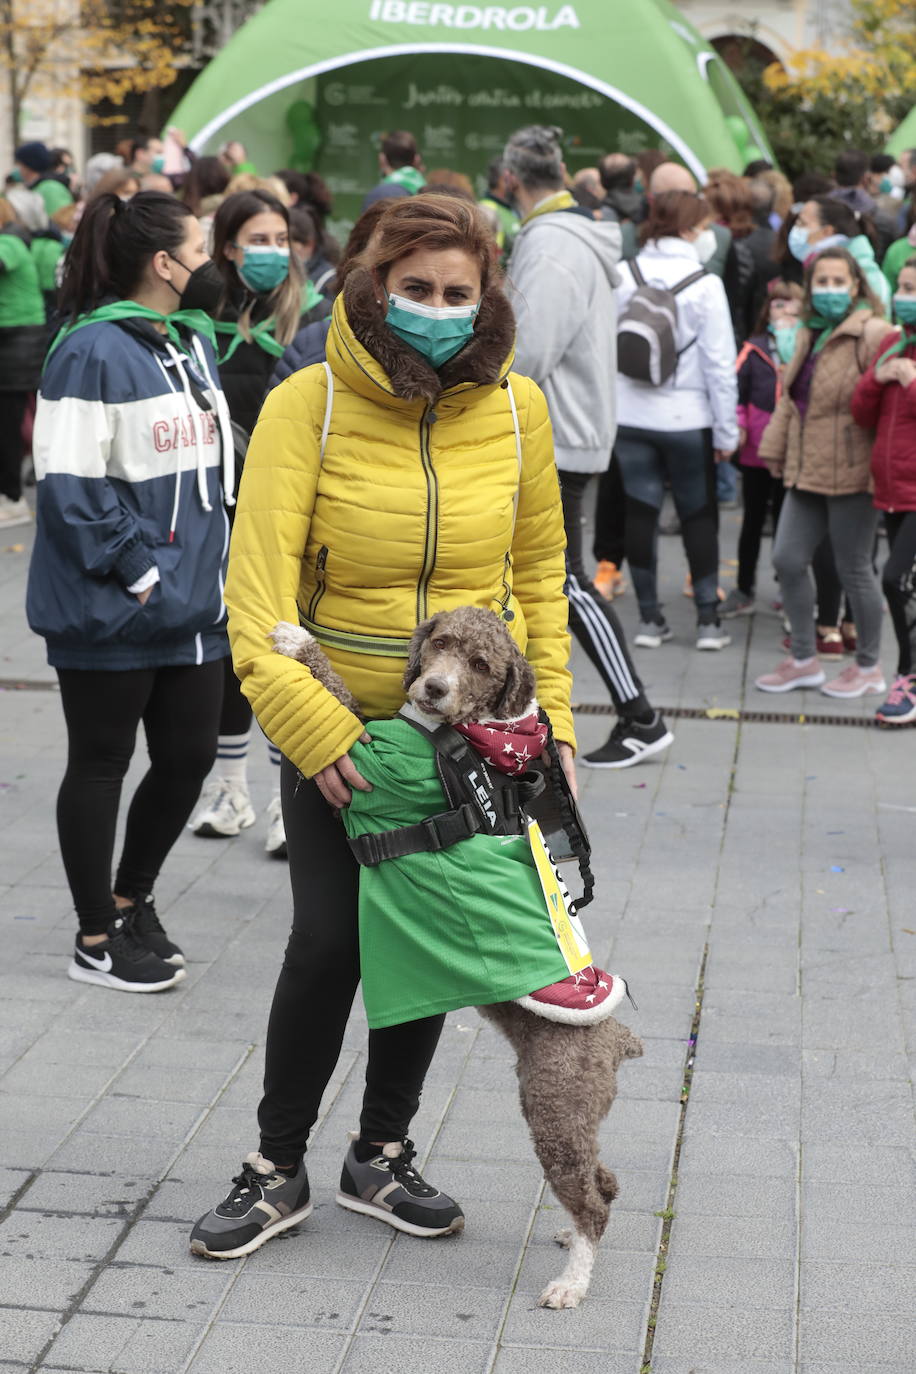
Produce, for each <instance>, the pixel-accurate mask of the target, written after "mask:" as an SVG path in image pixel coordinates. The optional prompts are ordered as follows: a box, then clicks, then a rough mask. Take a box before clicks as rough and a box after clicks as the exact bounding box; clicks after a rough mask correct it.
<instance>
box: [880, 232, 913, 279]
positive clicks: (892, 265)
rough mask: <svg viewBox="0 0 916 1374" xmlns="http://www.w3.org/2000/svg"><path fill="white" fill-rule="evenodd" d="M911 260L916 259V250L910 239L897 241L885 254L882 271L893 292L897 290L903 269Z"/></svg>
mask: <svg viewBox="0 0 916 1374" xmlns="http://www.w3.org/2000/svg"><path fill="white" fill-rule="evenodd" d="M910 258H916V248H914V247H913V245H912V244H911V243H910V241H909V239H897V241H896V243H892V244H891V246H890V248H888V250H887V252H886V253H885V254H884V261H883V262H882V264H881V271H882V272H883V273H884V275H885V276H886V277H887V279H888V281H889V282H890V287H891V291H892V292H893V291H896V290H897V278H898V277H899V276H900V269H901V267H903V265H904V263H906V262H909V260H910Z"/></svg>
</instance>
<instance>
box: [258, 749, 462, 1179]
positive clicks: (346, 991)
mask: <svg viewBox="0 0 916 1374" xmlns="http://www.w3.org/2000/svg"><path fill="white" fill-rule="evenodd" d="M280 787H281V796H282V798H283V821H284V824H285V826H286V843H287V848H288V851H289V876H290V882H291V884H292V889H293V928H292V931H291V933H290V937H289V943H288V944H287V946H286V954H285V957H284V959H283V967H282V969H281V970H280V977H279V979H278V981H277V989H276V992H275V993H274V1000H273V1006H272V1008H271V1012H270V1022H269V1025H268V1027H267V1052H266V1059H265V1066H264V1096H263V1098H262V1099H261V1105H260V1108H259V1109H258V1123H259V1125H260V1128H261V1153H262V1154H263V1155H264V1156H265V1157H266V1158H267V1159H270V1160H273V1162H274V1163H275V1164H279V1165H280V1166H281V1167H283V1168H287V1167H289V1166H290V1165H293V1164H297V1163H298V1162H299V1159H300V1158H301V1157H302V1155H303V1154H304V1153H305V1148H306V1143H307V1141H308V1137H309V1132H310V1130H311V1129H312V1126H313V1125H314V1124H315V1120H316V1118H317V1116H318V1107H319V1104H320V1102H321V1096H322V1093H323V1092H324V1090H325V1088H326V1087H327V1085H328V1081H329V1079H330V1077H331V1074H332V1073H333V1072H334V1066H335V1065H336V1063H337V1060H338V1059H339V1058H340V1047H341V1045H342V1043H343V1036H344V1031H345V1029H346V1025H347V1020H348V1019H349V1016H350V1008H351V1006H352V1004H353V998H354V996H355V994H356V988H357V985H358V983H359V921H358V907H359V865H358V864H357V862H356V860H355V858H354V857H353V854H352V853H351V851H350V847H349V845H348V844H347V836H346V832H345V830H344V828H343V824H342V822H341V821H340V820H339V819H338V817H337V816H336V815H335V814H334V812H333V811H332V810H331V808H330V806H328V803H327V802H326V801H325V799H324V797H322V795H321V793H320V792H319V791H318V787H317V785H316V784H315V783H314V782H311V781H308V782H307V781H305V780H304V779H302V778H301V777H300V776H299V773H298V772H297V771H296V769H295V768H294V767H293V765H292V764H291V763H290V762H289V761H288V760H287V759H284V760H283V763H282V765H281V770H280ZM444 1021H445V1017H444V1016H428V1017H424V1018H423V1019H422V1020H419V1021H407V1022H405V1023H404V1024H403V1025H400V1026H387V1027H386V1028H385V1029H384V1030H372V1031H370V1032H369V1059H368V1063H367V1065H366V1090H365V1094H364V1096H363V1108H362V1113H361V1115H360V1121H359V1125H360V1134H361V1135H362V1137H363V1139H364V1140H374V1141H389V1140H403V1139H404V1137H405V1136H406V1134H407V1130H408V1127H409V1126H410V1122H411V1120H412V1119H413V1117H414V1116H415V1115H416V1111H417V1108H418V1106H419V1105H420V1093H421V1091H422V1088H423V1080H424V1079H425V1077H426V1071H427V1069H428V1068H429V1065H430V1063H431V1061H432V1057H433V1055H434V1054H435V1051H436V1046H437V1044H438V1043H439V1036H440V1034H441V1031H442V1025H443V1023H444Z"/></svg>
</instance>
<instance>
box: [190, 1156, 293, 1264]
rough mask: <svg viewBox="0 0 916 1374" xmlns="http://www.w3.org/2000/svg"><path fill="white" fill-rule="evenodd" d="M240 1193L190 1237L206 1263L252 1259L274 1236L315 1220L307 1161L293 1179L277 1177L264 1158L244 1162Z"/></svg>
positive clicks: (237, 1187)
mask: <svg viewBox="0 0 916 1374" xmlns="http://www.w3.org/2000/svg"><path fill="white" fill-rule="evenodd" d="M232 1182H233V1183H234V1185H235V1187H234V1188H233V1189H232V1191H231V1193H230V1194H229V1196H228V1197H227V1198H225V1199H224V1200H223V1201H222V1202H221V1203H220V1204H219V1206H218V1207H214V1208H213V1211H212V1212H208V1213H207V1215H206V1216H204V1217H201V1219H200V1221H199V1222H198V1223H197V1225H196V1226H195V1227H194V1230H193V1231H192V1232H191V1253H192V1254H193V1255H204V1256H205V1257H206V1258H207V1259H238V1258H239V1256H240V1255H250V1254H251V1252H252V1250H257V1249H258V1248H259V1247H260V1246H261V1245H264V1244H265V1242H266V1241H269V1240H270V1238H271V1236H276V1235H278V1234H279V1232H280V1231H288V1230H289V1229H290V1227H291V1226H298V1224H299V1222H300V1221H305V1219H306V1217H307V1216H310V1215H311V1211H312V1204H311V1202H310V1201H309V1180H308V1174H307V1173H306V1172H305V1161H304V1160H300V1162H299V1168H298V1169H297V1170H296V1172H295V1173H294V1174H292V1175H290V1174H281V1173H278V1172H277V1170H276V1169H275V1168H274V1165H273V1163H272V1161H271V1160H269V1159H265V1158H264V1156H263V1155H259V1154H250V1155H246V1156H245V1162H244V1164H243V1165H242V1172H241V1173H240V1174H239V1175H238V1176H237V1177H236V1178H234V1179H233V1180H232Z"/></svg>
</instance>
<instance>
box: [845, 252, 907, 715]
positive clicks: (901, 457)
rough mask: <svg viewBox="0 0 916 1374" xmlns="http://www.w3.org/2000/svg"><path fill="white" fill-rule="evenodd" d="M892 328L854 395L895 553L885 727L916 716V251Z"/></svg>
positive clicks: (886, 577)
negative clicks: (891, 669) (892, 670)
mask: <svg viewBox="0 0 916 1374" xmlns="http://www.w3.org/2000/svg"><path fill="white" fill-rule="evenodd" d="M894 315H895V318H896V319H897V322H898V323H899V324H900V326H901V328H902V333H897V332H894V333H892V334H888V336H887V338H886V339H885V340H884V341H883V343H882V345H881V349H880V351H879V354H878V356H877V358H876V359H875V361H874V362H873V363H872V365H871V367H870V368H869V369H868V371H867V372H866V373H865V375H864V376H863V377H862V378H861V380H860V381H859V383H858V385H857V386H856V389H855V391H854V393H853V397H852V415H853V419H854V420H855V421H856V424H859V425H864V426H867V427H869V428H872V429H876V430H877V436H876V438H875V446H874V448H873V449H872V455H871V472H872V479H873V481H874V487H875V491H874V501H875V505H876V506H877V507H878V509H879V510H883V511H884V512H885V515H884V521H885V526H886V528H887V539H888V544H889V545H890V557H889V558H888V560H887V562H886V563H885V565H884V572H883V574H882V585H883V588H884V595H885V596H886V597H887V604H888V606H889V607H890V612H891V621H892V622H893V626H894V633H895V635H896V636H897V655H898V659H897V677H896V678H895V680H894V682H893V684H892V685H891V690H890V695H889V696H888V698H887V700H886V701H885V702H884V704H883V706H879V708H878V712H877V719H878V722H879V724H881V725H910V724H912V723H913V722H914V721H916V386H914V385H913V384H914V382H916V257H911V258H909V260H908V261H907V262H906V264H905V265H904V266H903V267H902V268H901V269H900V272H899V275H898V277H897V290H896V293H895V295H894Z"/></svg>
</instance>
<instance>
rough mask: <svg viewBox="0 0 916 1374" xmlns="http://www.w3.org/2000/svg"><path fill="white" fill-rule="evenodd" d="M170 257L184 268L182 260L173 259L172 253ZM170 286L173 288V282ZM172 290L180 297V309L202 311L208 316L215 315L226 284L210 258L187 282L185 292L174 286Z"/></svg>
mask: <svg viewBox="0 0 916 1374" xmlns="http://www.w3.org/2000/svg"><path fill="white" fill-rule="evenodd" d="M169 257H170V258H172V261H173V262H177V263H180V264H181V266H182V267H184V263H183V262H181V259H180V258H176V257H173V255H172V254H171V253H170V254H169ZM169 286H172V283H171V282H169ZM172 290H173V291H174V292H175V294H176V296H178V305H179V309H181V310H202V311H203V312H204V314H206V315H213V314H215V312H216V310H217V308H218V306H219V303H220V301H221V300H222V297H223V292H224V290H225V284H224V282H223V278H222V276H221V274H220V270H219V268H218V267H217V265H216V263H215V262H214V261H213V259H212V258H208V259H207V261H206V262H202V263H201V264H200V266H199V267H195V269H194V271H193V272H192V273H191V275H190V276H189V277H188V280H187V281H186V282H185V287H184V290H183V291H178V290H177V288H176V287H174V286H172Z"/></svg>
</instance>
